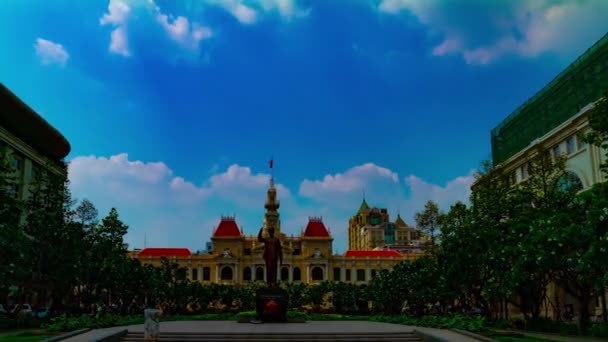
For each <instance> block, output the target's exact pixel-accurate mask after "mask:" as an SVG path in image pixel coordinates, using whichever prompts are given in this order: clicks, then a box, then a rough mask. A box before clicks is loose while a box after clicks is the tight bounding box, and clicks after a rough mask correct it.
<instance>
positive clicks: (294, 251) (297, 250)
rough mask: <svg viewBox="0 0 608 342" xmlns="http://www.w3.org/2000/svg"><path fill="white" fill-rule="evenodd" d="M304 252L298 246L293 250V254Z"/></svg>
mask: <svg viewBox="0 0 608 342" xmlns="http://www.w3.org/2000/svg"><path fill="white" fill-rule="evenodd" d="M300 254H302V251H301V250H300V249H299V248H296V249H294V250H293V255H300Z"/></svg>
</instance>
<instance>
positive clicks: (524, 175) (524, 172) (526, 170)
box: [521, 164, 530, 180]
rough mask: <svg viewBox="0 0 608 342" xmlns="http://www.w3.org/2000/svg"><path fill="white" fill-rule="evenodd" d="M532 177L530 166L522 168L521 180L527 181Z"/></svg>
mask: <svg viewBox="0 0 608 342" xmlns="http://www.w3.org/2000/svg"><path fill="white" fill-rule="evenodd" d="M529 176H530V165H529V164H526V165H524V166H522V167H521V179H522V180H524V179H527V178H528V177H529Z"/></svg>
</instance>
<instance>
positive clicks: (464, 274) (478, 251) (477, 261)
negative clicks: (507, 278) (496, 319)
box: [437, 202, 494, 309]
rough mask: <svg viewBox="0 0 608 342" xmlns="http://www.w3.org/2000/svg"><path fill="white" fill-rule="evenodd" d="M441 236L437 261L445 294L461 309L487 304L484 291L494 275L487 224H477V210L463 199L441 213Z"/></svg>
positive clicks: (491, 241)
mask: <svg viewBox="0 0 608 342" xmlns="http://www.w3.org/2000/svg"><path fill="white" fill-rule="evenodd" d="M441 235H442V241H441V245H440V246H439V251H438V257H437V260H438V267H439V269H440V270H441V272H440V273H441V275H442V276H443V277H444V278H445V281H444V286H445V287H446V295H447V294H448V293H449V294H451V296H452V297H453V298H454V299H457V300H458V302H459V306H460V307H462V308H468V309H470V308H471V307H473V306H474V305H483V304H484V303H487V302H488V301H487V300H485V298H484V293H485V290H486V288H487V287H488V284H489V279H490V277H491V272H489V267H488V265H487V264H488V251H489V250H490V248H491V243H493V241H494V240H490V239H488V238H487V231H486V230H484V226H479V225H478V224H477V222H476V220H475V215H474V212H473V211H472V210H471V209H469V208H467V207H466V205H465V204H464V203H462V202H457V203H456V204H454V205H453V206H452V207H451V208H450V210H449V211H448V212H447V213H446V214H444V215H443V216H442V226H441ZM484 306H485V307H486V309H488V308H487V305H484Z"/></svg>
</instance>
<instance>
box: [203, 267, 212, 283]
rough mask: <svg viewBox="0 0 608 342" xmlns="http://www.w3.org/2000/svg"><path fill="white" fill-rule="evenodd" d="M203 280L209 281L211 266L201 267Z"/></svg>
mask: <svg viewBox="0 0 608 342" xmlns="http://www.w3.org/2000/svg"><path fill="white" fill-rule="evenodd" d="M203 281H211V267H203Z"/></svg>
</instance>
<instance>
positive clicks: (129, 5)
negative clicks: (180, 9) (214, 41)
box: [99, 0, 212, 57]
mask: <svg viewBox="0 0 608 342" xmlns="http://www.w3.org/2000/svg"><path fill="white" fill-rule="evenodd" d="M134 5H138V6H140V7H141V8H142V9H143V11H142V13H144V14H145V13H152V14H153V16H154V19H155V22H156V23H157V24H158V25H160V26H161V27H162V28H163V29H164V31H165V32H166V34H167V35H168V37H169V38H170V39H171V40H172V41H174V42H175V43H177V44H178V45H179V46H181V47H183V48H186V49H189V50H193V51H197V52H198V48H199V43H200V42H201V41H202V40H204V39H208V38H210V37H211V36H212V31H211V29H210V28H209V27H206V26H203V25H201V24H200V23H197V22H194V21H190V20H189V19H188V18H186V17H184V16H177V17H173V16H172V15H170V14H165V13H163V12H162V11H161V8H160V7H159V6H157V5H156V4H155V2H154V1H153V0H148V1H147V2H142V1H138V2H134V1H129V0H110V2H109V4H108V13H105V14H104V15H103V16H102V17H101V18H100V19H99V23H100V24H101V25H112V26H114V27H115V28H114V30H113V31H112V33H111V34H110V46H109V50H110V51H111V52H113V53H116V54H119V55H122V56H124V57H128V56H130V55H131V51H130V48H129V39H128V24H129V21H130V19H131V18H132V17H135V15H133V10H134V8H135V7H134Z"/></svg>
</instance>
